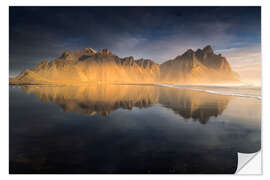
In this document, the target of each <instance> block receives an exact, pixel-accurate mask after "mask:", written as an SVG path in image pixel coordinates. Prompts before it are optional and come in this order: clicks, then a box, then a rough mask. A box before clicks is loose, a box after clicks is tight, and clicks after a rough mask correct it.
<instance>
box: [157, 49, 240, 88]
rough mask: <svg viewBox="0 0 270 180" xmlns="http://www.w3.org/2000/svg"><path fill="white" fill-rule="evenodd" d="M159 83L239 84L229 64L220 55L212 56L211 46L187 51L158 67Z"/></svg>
mask: <svg viewBox="0 0 270 180" xmlns="http://www.w3.org/2000/svg"><path fill="white" fill-rule="evenodd" d="M160 72H161V76H160V77H161V81H162V82H170V83H185V84H200V83H233V82H239V80H238V75H237V74H236V73H235V72H233V71H232V69H231V67H230V65H229V62H228V61H227V60H226V58H225V57H223V56H221V54H219V55H216V54H214V51H213V49H212V48H211V46H206V47H204V48H203V49H198V50H197V51H196V52H194V51H193V50H191V49H189V50H187V51H186V52H185V53H184V54H183V55H181V56H177V57H176V58H175V59H173V60H169V61H167V62H165V63H163V64H161V66H160Z"/></svg>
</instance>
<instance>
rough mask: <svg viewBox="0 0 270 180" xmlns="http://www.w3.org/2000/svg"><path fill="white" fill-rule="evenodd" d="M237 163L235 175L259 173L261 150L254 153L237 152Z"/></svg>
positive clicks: (260, 171) (260, 170)
mask: <svg viewBox="0 0 270 180" xmlns="http://www.w3.org/2000/svg"><path fill="white" fill-rule="evenodd" d="M237 155H238V163H237V169H236V171H235V174H237V175H248V174H250V175H260V174H262V168H261V151H258V152H256V153H237Z"/></svg>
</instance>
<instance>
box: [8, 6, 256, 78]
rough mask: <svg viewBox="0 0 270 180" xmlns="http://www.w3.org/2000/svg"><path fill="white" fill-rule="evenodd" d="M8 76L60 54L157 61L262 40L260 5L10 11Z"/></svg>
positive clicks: (70, 8) (28, 8)
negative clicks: (102, 52) (102, 53)
mask: <svg viewBox="0 0 270 180" xmlns="http://www.w3.org/2000/svg"><path fill="white" fill-rule="evenodd" d="M9 13H10V17H9V18H10V28H9V32H10V33H9V36H10V37H9V39H10V59H9V60H10V75H14V74H17V73H18V72H20V71H22V70H23V69H25V68H32V67H33V66H35V65H37V64H38V63H39V62H40V61H41V60H42V59H48V60H51V59H53V58H55V57H57V56H59V55H60V54H61V53H62V52H63V51H64V50H66V49H69V50H73V51H74V50H76V49H81V48H85V47H92V48H94V49H102V48H108V49H110V50H111V51H113V52H114V53H116V54H118V55H119V56H129V55H132V56H134V57H135V58H139V57H145V58H151V59H153V60H155V61H156V62H158V63H161V62H163V61H165V60H166V59H169V58H173V57H174V56H176V55H177V54H181V53H183V51H184V50H185V49H188V48H199V47H201V46H204V45H206V44H211V45H213V47H214V49H216V50H221V49H229V48H243V47H247V46H250V45H254V44H258V43H260V42H261V39H260V37H261V29H260V28H261V26H260V23H261V22H260V19H261V17H260V7H10V9H9Z"/></svg>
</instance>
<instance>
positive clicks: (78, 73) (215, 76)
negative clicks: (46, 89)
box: [10, 46, 240, 84]
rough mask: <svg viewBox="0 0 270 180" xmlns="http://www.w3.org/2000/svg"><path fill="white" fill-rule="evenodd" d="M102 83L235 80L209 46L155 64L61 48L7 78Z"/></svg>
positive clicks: (26, 81) (103, 52)
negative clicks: (56, 55)
mask: <svg viewBox="0 0 270 180" xmlns="http://www.w3.org/2000/svg"><path fill="white" fill-rule="evenodd" d="M93 82H94V83H96V82H103V83H104V82H105V83H187V84H203V83H239V82H240V81H239V79H238V77H237V74H236V73H235V72H233V71H232V70H231V67H230V65H229V63H228V61H227V60H226V58H225V57H222V56H221V55H216V54H214V52H213V50H212V48H211V46H206V47H205V48H203V49H202V50H201V49H198V50H197V51H196V52H194V51H193V50H191V49H190V50H188V51H186V52H185V53H184V54H183V55H181V56H177V57H176V58H175V59H173V60H169V61H166V62H165V63H163V64H161V65H159V64H156V63H155V62H154V61H152V60H150V59H138V60H134V58H133V57H125V58H120V57H118V56H117V55H115V54H113V53H111V52H110V51H109V50H107V49H102V50H100V51H95V50H93V49H91V48H85V49H83V50H77V51H75V52H74V53H72V52H71V51H65V52H64V53H63V54H62V55H61V56H60V57H59V58H57V59H55V60H52V61H50V62H48V61H42V62H41V63H40V64H39V65H38V66H36V67H35V68H34V69H32V70H29V69H27V70H25V71H23V72H22V73H20V74H19V75H18V76H17V77H15V78H11V79H10V84H89V83H93Z"/></svg>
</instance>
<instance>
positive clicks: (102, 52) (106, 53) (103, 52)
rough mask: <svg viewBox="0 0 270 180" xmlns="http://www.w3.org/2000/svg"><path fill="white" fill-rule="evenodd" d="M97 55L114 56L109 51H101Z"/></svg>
mask: <svg viewBox="0 0 270 180" xmlns="http://www.w3.org/2000/svg"><path fill="white" fill-rule="evenodd" d="M97 54H102V55H112V52H111V51H110V50H108V49H101V50H99V51H98V52H97Z"/></svg>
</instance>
